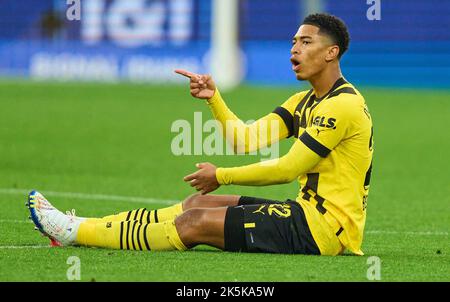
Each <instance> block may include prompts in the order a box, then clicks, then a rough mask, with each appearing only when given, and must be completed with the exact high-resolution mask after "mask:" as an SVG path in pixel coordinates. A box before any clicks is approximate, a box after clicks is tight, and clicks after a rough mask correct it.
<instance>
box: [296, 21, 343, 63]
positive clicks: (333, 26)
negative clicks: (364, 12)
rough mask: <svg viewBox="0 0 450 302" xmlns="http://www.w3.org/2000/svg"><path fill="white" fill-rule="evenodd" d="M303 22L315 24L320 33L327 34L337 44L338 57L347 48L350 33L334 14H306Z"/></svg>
mask: <svg viewBox="0 0 450 302" xmlns="http://www.w3.org/2000/svg"><path fill="white" fill-rule="evenodd" d="M303 24H308V25H314V26H317V27H318V28H319V29H320V30H319V32H320V33H324V34H326V35H328V36H329V37H330V38H331V39H332V40H333V42H334V43H336V45H337V46H339V55H338V59H340V58H341V57H342V55H343V54H344V53H345V51H346V50H347V49H348V44H349V43H350V35H349V34H348V30H347V26H346V25H345V23H344V21H342V20H341V19H339V18H338V17H336V16H333V15H329V14H325V13H320V14H311V15H308V16H307V17H306V18H305V20H303Z"/></svg>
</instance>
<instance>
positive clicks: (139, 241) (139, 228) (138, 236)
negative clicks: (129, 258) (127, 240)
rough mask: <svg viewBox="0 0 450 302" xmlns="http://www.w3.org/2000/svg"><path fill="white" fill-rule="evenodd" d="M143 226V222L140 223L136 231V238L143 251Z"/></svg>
mask: <svg viewBox="0 0 450 302" xmlns="http://www.w3.org/2000/svg"><path fill="white" fill-rule="evenodd" d="M141 226H142V224H139V226H138V229H137V231H136V239H137V243H138V246H139V250H140V251H142V245H141Z"/></svg>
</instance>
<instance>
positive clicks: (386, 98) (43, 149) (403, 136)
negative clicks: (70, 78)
mask: <svg viewBox="0 0 450 302" xmlns="http://www.w3.org/2000/svg"><path fill="white" fill-rule="evenodd" d="M297 88H298V87H282V88H267V87H251V86H243V87H241V88H239V89H237V90H235V91H234V92H232V93H224V94H223V96H224V98H225V99H226V100H227V103H228V104H229V106H230V107H231V108H232V110H233V111H234V112H235V113H236V114H237V115H238V116H240V117H241V118H242V119H243V120H248V119H252V118H258V117H259V116H261V115H263V114H265V113H267V112H269V111H271V110H273V108H274V107H276V106H277V105H279V104H280V103H282V102H283V101H284V100H286V99H287V98H288V97H289V96H290V95H291V94H293V93H294V92H295V91H296V90H297ZM359 88H360V91H361V92H362V93H363V94H364V96H365V98H366V101H367V103H368V105H369V108H370V110H371V113H372V117H373V119H374V130H375V155H374V168H373V174H372V182H371V191H370V196H369V201H368V218H367V223H366V232H365V237H364V242H363V251H364V252H365V256H362V257H358V256H351V255H344V256H338V257H325V256H323V257H319V256H302V255H270V254H239V253H227V252H222V251H219V250H216V249H213V248H209V247H207V246H199V247H197V248H195V249H194V250H191V251H188V252H177V251H174V252H135V251H117V250H103V249H94V248H75V247H70V248H48V247H47V245H48V241H47V239H45V238H42V237H40V236H39V234H38V232H35V231H33V225H32V223H30V222H29V221H27V217H28V211H27V209H26V208H25V206H24V204H25V201H26V193H27V192H28V191H29V190H31V189H37V190H39V191H41V192H43V193H44V194H45V195H46V197H47V198H49V200H50V201H51V202H52V203H53V204H54V205H55V206H56V207H58V208H60V209H61V210H68V209H72V208H75V209H76V210H77V214H78V215H80V216H103V215H108V214H111V213H115V212H119V211H124V210H129V209H134V208H138V207H147V208H158V207H161V206H164V205H166V204H167V203H164V202H165V201H167V200H169V201H177V200H178V201H180V200H182V199H183V198H184V197H186V196H187V195H189V194H192V193H194V191H193V189H192V188H191V187H190V186H188V185H186V184H185V183H184V182H183V181H182V178H183V176H185V175H186V174H188V173H190V172H192V171H193V170H195V168H194V164H195V163H196V162H201V161H210V162H212V163H215V164H217V165H221V166H233V165H242V164H246V163H251V162H254V161H257V160H259V158H260V157H259V156H255V155H253V156H206V155H199V156H175V155H173V154H172V152H171V149H170V146H171V141H172V139H173V138H174V137H175V135H176V133H172V132H171V131H170V129H171V124H172V122H174V121H175V120H177V119H186V120H188V121H193V117H194V113H193V112H195V111H197V112H198V111H200V112H203V119H204V120H206V119H210V118H211V114H210V112H209V110H208V108H207V106H206V105H205V104H204V102H202V101H199V100H195V99H193V98H191V97H190V95H189V93H188V89H187V86H165V87H164V86H162V87H160V86H146V85H131V84H118V85H106V84H104V85H103V84H51V83H33V82H21V81H2V82H0V209H1V210H0V268H1V269H0V280H1V281H67V277H66V272H67V269H68V268H69V267H70V265H69V264H67V259H68V257H70V256H77V257H79V259H80V261H81V280H82V281H91V280H96V281H367V270H368V268H369V267H370V264H368V259H369V257H370V256H378V257H379V258H380V259H381V281H450V266H449V263H450V256H449V253H450V249H449V242H450V241H449V235H448V233H449V226H450V215H449V213H450V177H449V175H450V174H449V171H450V161H449V160H448V152H449V151H448V150H450V135H449V113H450V102H449V99H450V92H448V91H432V90H402V89H373V88H372V89H370V88H364V87H359ZM290 144H291V142H285V143H283V144H281V153H284V152H286V150H287V149H288V147H289V145H290ZM297 189H298V188H297V184H296V183H291V184H289V185H281V186H271V187H259V188H257V187H239V186H236V187H222V188H220V189H219V190H218V191H217V193H219V194H224V193H235V194H247V195H254V196H262V197H267V198H274V199H286V198H294V197H295V196H296V193H297ZM80 194H85V195H80ZM104 195H108V196H109V195H111V196H115V198H111V199H110V200H108V198H107V197H106V198H105V196H104ZM126 197H142V198H147V199H146V200H143V199H142V200H141V199H131V198H126Z"/></svg>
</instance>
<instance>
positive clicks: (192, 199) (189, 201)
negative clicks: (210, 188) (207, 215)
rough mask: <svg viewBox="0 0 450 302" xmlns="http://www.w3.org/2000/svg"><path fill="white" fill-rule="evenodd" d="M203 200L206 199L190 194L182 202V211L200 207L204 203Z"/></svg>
mask: <svg viewBox="0 0 450 302" xmlns="http://www.w3.org/2000/svg"><path fill="white" fill-rule="evenodd" d="M205 198H207V196H206V195H202V194H200V193H195V194H192V195H191V196H189V197H188V198H186V199H185V200H184V201H183V211H186V210H189V209H193V208H200V207H202V203H204V202H205Z"/></svg>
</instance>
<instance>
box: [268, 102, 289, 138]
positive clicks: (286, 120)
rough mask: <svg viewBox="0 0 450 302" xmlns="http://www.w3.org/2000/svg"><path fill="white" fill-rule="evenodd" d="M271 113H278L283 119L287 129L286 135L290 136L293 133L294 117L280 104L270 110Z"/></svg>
mask: <svg viewBox="0 0 450 302" xmlns="http://www.w3.org/2000/svg"><path fill="white" fill-rule="evenodd" d="M272 113H275V114H278V115H279V116H280V117H281V118H282V119H283V122H284V124H285V125H286V127H287V128H288V131H289V135H288V137H291V136H292V134H293V133H294V131H293V125H294V124H293V122H294V118H293V116H292V114H291V113H290V112H289V111H288V110H287V109H286V108H284V107H281V106H280V107H277V108H275V110H274V111H272Z"/></svg>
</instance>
